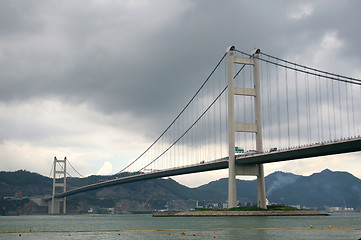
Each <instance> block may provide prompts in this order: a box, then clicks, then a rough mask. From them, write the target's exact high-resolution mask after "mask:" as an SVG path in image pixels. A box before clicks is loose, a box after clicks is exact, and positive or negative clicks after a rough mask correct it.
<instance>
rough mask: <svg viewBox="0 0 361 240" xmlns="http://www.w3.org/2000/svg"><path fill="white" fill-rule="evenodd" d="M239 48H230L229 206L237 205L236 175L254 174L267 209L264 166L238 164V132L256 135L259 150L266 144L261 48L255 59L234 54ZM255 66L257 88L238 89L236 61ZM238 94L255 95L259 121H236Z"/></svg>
mask: <svg viewBox="0 0 361 240" xmlns="http://www.w3.org/2000/svg"><path fill="white" fill-rule="evenodd" d="M234 51H235V47H234V46H230V47H228V48H227V58H228V61H227V72H228V74H227V81H228V147H229V148H228V154H229V159H228V168H229V169H228V171H229V176H228V177H229V178H228V207H229V208H233V207H236V206H237V190H236V175H254V176H257V194H258V200H257V205H258V207H261V208H267V205H266V193H265V192H266V191H265V180H264V170H263V165H262V164H261V165H253V166H248V167H239V166H236V155H235V133H236V132H249V133H255V134H256V150H257V151H258V152H263V145H262V114H261V91H260V74H259V60H258V57H259V52H260V50H259V49H256V50H255V51H254V52H253V57H252V58H242V57H235V56H234ZM235 63H239V64H244V65H253V82H254V88H235V87H234V74H235V72H234V64H235ZM235 95H243V96H251V97H254V103H255V104H254V110H255V111H254V113H255V123H236V122H235V108H234V98H235Z"/></svg>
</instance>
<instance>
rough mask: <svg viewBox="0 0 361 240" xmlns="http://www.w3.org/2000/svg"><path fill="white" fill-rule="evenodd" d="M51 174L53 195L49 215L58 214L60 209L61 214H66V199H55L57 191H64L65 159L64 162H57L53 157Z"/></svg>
mask: <svg viewBox="0 0 361 240" xmlns="http://www.w3.org/2000/svg"><path fill="white" fill-rule="evenodd" d="M57 166H58V167H60V168H61V170H57V169H56V168H57ZM53 172H54V173H53V194H52V198H51V201H49V206H48V209H49V214H60V210H61V208H62V210H63V211H62V212H63V214H66V197H64V198H55V194H56V191H57V189H60V190H62V192H65V191H66V157H65V158H64V160H58V159H57V158H56V157H54V169H53ZM61 204H62V207H61Z"/></svg>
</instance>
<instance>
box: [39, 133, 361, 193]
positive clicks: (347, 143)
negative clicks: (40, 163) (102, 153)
mask: <svg viewBox="0 0 361 240" xmlns="http://www.w3.org/2000/svg"><path fill="white" fill-rule="evenodd" d="M358 151H361V137H357V138H351V139H345V140H339V141H333V142H325V143H318V144H313V145H308V146H302V147H297V148H292V149H284V150H279V151H275V152H264V153H257V154H252V155H243V156H240V155H238V156H236V165H237V166H252V165H255V164H263V163H273V162H281V161H290V160H297V159H306V158H313V157H321V156H327V155H334V154H342V153H351V152H358ZM227 168H228V157H226V158H221V159H217V160H214V161H211V162H205V163H199V164H194V165H190V166H185V167H179V168H172V169H166V170H161V171H153V172H150V173H139V174H134V175H131V176H126V177H121V178H116V179H112V180H108V181H103V182H99V183H94V184H90V185H87V186H84V187H79V188H75V189H71V190H68V191H65V192H62V193H58V194H55V196H54V197H55V198H64V197H68V196H71V195H75V194H78V193H82V192H86V191H91V190H95V189H99V188H104V187H110V186H115V185H119V184H125V183H131V182H138V181H143V180H149V179H155V178H162V177H170V176H177V175H183V174H190V173H198V172H205V171H212V170H220V169H227ZM50 199H51V198H47V199H45V200H50Z"/></svg>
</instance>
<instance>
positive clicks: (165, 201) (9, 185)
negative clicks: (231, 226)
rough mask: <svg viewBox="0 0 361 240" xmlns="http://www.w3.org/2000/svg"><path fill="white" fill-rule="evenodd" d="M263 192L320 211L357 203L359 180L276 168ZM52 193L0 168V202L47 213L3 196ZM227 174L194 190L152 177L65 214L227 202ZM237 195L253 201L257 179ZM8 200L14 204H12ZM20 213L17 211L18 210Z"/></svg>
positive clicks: (73, 205) (74, 181)
mask: <svg viewBox="0 0 361 240" xmlns="http://www.w3.org/2000/svg"><path fill="white" fill-rule="evenodd" d="M114 177H116V176H89V177H87V178H67V185H68V186H67V187H68V189H71V188H74V187H78V186H84V185H87V184H91V183H96V182H99V181H104V180H108V179H112V178H114ZM265 181H266V195H267V198H268V200H269V201H270V202H271V203H283V204H287V205H301V206H307V207H312V208H318V209H321V210H323V208H324V207H325V206H329V207H332V206H345V205H346V206H347V207H353V208H354V209H356V208H357V206H359V205H361V180H360V179H358V178H356V177H355V176H353V175H351V174H350V173H347V172H336V171H335V172H333V171H330V170H328V169H326V170H324V171H322V172H320V173H315V174H312V175H311V176H300V175H295V174H292V173H284V172H274V173H272V174H270V175H268V176H267V177H266V180H265ZM19 192H22V196H23V197H26V196H28V197H33V196H45V195H51V192H52V179H50V178H48V177H44V176H42V175H39V174H37V173H31V172H28V171H25V170H19V171H16V172H0V204H2V205H3V206H5V207H7V209H17V211H19V209H22V210H21V211H24V213H36V212H42V213H45V212H46V209H39V208H36V207H35V205H34V204H33V203H31V202H29V201H26V200H24V199H23V201H22V202H21V201H20V202H16V201H14V199H12V200H11V199H10V200H9V199H8V198H7V200H4V197H14V196H19ZM227 195H228V178H223V179H219V180H216V181H213V182H210V183H208V184H205V185H203V186H200V187H197V188H188V187H186V186H183V185H181V184H179V183H177V182H176V181H174V180H173V179H171V178H168V179H153V180H147V181H142V182H135V183H128V184H123V185H118V186H113V187H108V188H103V189H99V190H93V191H90V192H86V193H81V194H77V195H74V196H70V197H68V198H67V203H68V204H67V212H68V213H81V212H87V211H88V209H89V208H115V210H116V211H118V212H120V211H134V210H138V211H139V210H154V209H164V208H166V207H168V208H169V209H187V208H191V207H195V203H196V201H199V202H200V203H207V202H208V203H222V202H226V201H227ZM237 195H238V196H237V197H238V200H239V201H240V202H241V203H255V202H256V201H257V181H256V180H252V181H244V180H237ZM11 204H12V205H11ZM21 211H20V212H21Z"/></svg>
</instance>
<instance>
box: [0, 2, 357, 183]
mask: <svg viewBox="0 0 361 240" xmlns="http://www.w3.org/2000/svg"><path fill="white" fill-rule="evenodd" d="M360 9H361V2H359V1H336V0H335V1H302V2H301V1H205V0H204V1H201V0H199V1H186V0H182V1H175V0H174V1H167V0H164V1H159V0H154V1H145V0H144V1H130V0H129V1H126V0H124V1H110V0H109V1H105V0H104V1H103V0H93V1H90V0H84V1H80V0H79V1H70V0H69V1H66V0H65V1H56V0H53V1H52V0H44V1H42V0H37V1H31V0H27V1H20V0H0V164H1V168H0V170H4V171H14V170H18V169H26V170H29V171H32V172H38V173H40V174H43V175H46V176H48V175H49V173H50V170H51V166H52V161H53V158H54V156H57V157H58V158H64V157H65V156H66V157H67V158H68V159H69V160H70V162H71V163H72V165H73V166H74V167H75V168H76V169H77V170H78V171H79V172H81V173H82V174H83V175H89V174H112V173H116V172H118V171H119V170H120V169H121V168H122V166H124V164H126V163H127V162H129V161H131V160H133V159H134V158H135V157H137V156H138V155H139V154H140V153H141V152H142V151H144V150H145V149H146V148H147V147H148V146H149V144H150V143H151V142H153V141H154V140H155V138H156V137H157V136H158V135H159V134H160V133H161V132H162V131H163V130H164V128H166V127H167V126H168V124H169V123H170V121H171V120H172V119H173V118H174V117H175V116H176V115H177V114H178V113H179V112H180V110H181V109H182V108H183V107H184V106H185V104H186V103H187V102H188V100H189V99H190V98H191V96H192V95H193V94H194V93H195V91H196V90H197V89H198V87H199V86H200V85H201V84H202V82H203V81H204V80H205V78H206V77H207V76H208V74H209V73H210V71H211V70H212V69H213V67H214V66H215V64H216V63H217V61H218V60H219V59H220V57H221V56H222V55H223V54H224V52H225V50H226V48H227V47H228V46H229V45H235V46H236V47H237V49H239V50H242V51H244V52H251V51H252V50H253V49H254V48H255V47H256V48H260V49H261V50H263V51H264V52H267V53H269V54H272V55H274V56H277V57H281V58H285V59H288V60H290V61H296V62H298V63H300V64H304V65H309V66H312V67H316V68H321V69H324V70H327V71H331V72H336V73H339V74H343V75H347V76H350V77H355V78H359V79H361V45H360V40H361V31H359V30H358V24H359V23H360V22H361V16H360V14H359V12H360ZM358 107H359V105H358V104H357V108H358ZM358 121H359V119H358ZM359 166H361V157H360V154H346V155H342V156H331V157H328V158H324V159H317V160H302V161H292V162H284V163H273V164H268V165H266V166H265V171H266V174H269V173H272V172H274V171H276V170H281V171H288V172H293V173H297V174H303V175H309V174H311V173H313V172H317V171H321V170H323V169H325V168H330V169H331V170H342V171H349V172H351V173H352V174H354V175H355V176H357V177H359V178H361V167H359ZM74 175H76V174H75V173H74ZM226 176H227V172H226V171H216V172H211V173H206V174H204V173H203V174H194V175H191V176H187V177H177V178H175V179H176V180H177V181H180V182H181V183H183V184H186V185H188V186H197V185H200V184H204V183H206V182H209V181H211V180H216V179H218V178H220V177H226Z"/></svg>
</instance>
